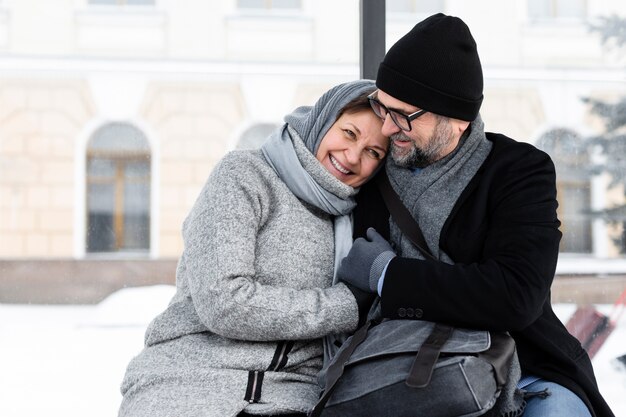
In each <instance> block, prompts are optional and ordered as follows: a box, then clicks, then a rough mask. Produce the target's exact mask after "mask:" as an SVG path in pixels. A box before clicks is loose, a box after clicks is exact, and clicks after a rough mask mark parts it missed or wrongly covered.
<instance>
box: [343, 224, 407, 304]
mask: <svg viewBox="0 0 626 417" xmlns="http://www.w3.org/2000/svg"><path fill="white" fill-rule="evenodd" d="M366 235H367V239H364V238H362V237H360V238H358V239H357V240H355V241H354V244H353V245H352V248H351V249H350V252H349V253H348V256H346V257H345V258H343V260H342V261H341V265H339V270H338V271H337V277H338V278H339V279H340V280H341V281H344V282H346V283H348V284H350V285H354V286H355V287H357V288H359V289H361V290H363V291H368V292H374V293H375V292H376V290H377V286H378V280H379V278H380V275H381V274H382V272H383V269H384V268H385V266H386V265H387V263H388V262H389V261H390V260H391V259H393V258H394V257H395V256H396V253H395V252H394V250H393V248H392V247H391V245H390V244H389V242H387V241H386V240H385V238H384V237H382V236H381V235H379V234H378V232H377V231H376V230H375V229H373V228H371V227H370V228H369V229H367V233H366Z"/></svg>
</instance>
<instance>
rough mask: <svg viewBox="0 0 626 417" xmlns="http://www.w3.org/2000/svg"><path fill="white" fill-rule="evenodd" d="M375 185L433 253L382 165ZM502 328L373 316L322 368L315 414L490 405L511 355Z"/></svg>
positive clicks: (413, 412)
mask: <svg viewBox="0 0 626 417" xmlns="http://www.w3.org/2000/svg"><path fill="white" fill-rule="evenodd" d="M381 174H382V175H379V179H378V182H379V183H378V185H379V188H380V190H381V193H382V194H383V198H384V200H385V203H386V204H387V207H388V208H389V211H390V213H391V215H392V216H393V217H394V220H395V221H396V223H397V224H398V225H399V226H400V228H401V229H402V231H403V232H404V233H405V234H406V235H407V237H409V239H410V240H411V242H412V243H413V244H414V245H415V246H416V247H417V248H418V249H419V250H420V252H422V254H423V255H424V256H425V257H426V258H428V259H434V257H433V255H432V254H431V253H430V251H429V250H428V249H427V246H426V244H425V241H424V237H423V235H422V233H421V230H420V228H419V225H418V224H417V222H416V221H415V220H414V219H413V217H412V216H411V215H410V213H409V212H408V210H407V209H406V207H404V205H403V204H402V202H401V201H400V198H399V196H398V195H397V194H396V193H395V191H393V189H392V188H391V185H390V184H389V180H388V178H387V176H386V175H385V173H384V172H382V173H381ZM515 355H516V352H515V341H514V340H513V338H512V337H511V336H510V335H509V334H508V333H505V332H488V331H477V330H468V329H460V328H453V327H451V326H447V325H444V324H441V323H432V322H428V321H423V320H382V321H376V322H373V321H368V322H367V323H366V324H365V325H364V326H363V327H361V328H360V329H358V330H357V331H356V333H355V334H354V335H352V336H351V337H349V338H348V339H346V341H345V342H344V343H343V345H342V346H341V348H340V349H339V350H338V351H337V352H336V354H335V355H334V356H333V358H332V360H331V361H330V362H329V363H327V364H325V365H324V368H323V369H322V371H321V373H320V379H319V380H320V385H321V386H322V387H323V388H324V391H323V394H322V396H321V398H320V400H319V402H318V403H317V405H316V406H315V408H314V409H313V411H312V412H311V414H310V416H311V417H419V416H429V417H462V416H465V417H470V416H481V415H485V414H487V413H489V412H490V411H491V410H492V409H493V408H494V405H495V404H496V401H497V400H498V398H499V396H500V394H501V393H502V391H503V389H504V387H505V384H506V383H507V378H508V376H509V369H510V368H511V363H512V361H513V360H514V356H515Z"/></svg>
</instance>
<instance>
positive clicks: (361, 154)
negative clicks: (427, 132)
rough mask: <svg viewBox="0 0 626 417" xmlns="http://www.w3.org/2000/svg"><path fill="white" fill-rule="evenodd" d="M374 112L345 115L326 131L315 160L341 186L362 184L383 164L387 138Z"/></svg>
mask: <svg viewBox="0 0 626 417" xmlns="http://www.w3.org/2000/svg"><path fill="white" fill-rule="evenodd" d="M381 127H382V121H381V120H380V118H379V117H377V116H376V115H375V114H374V112H372V111H370V110H363V111H359V112H356V113H344V114H342V115H341V117H340V118H339V119H337V121H336V122H335V123H334V124H333V125H332V126H331V128H330V129H329V130H328V132H326V135H324V138H323V139H322V142H321V143H320V146H319V148H318V150H317V155H316V158H317V160H318V161H320V162H321V163H322V165H324V167H325V168H326V169H327V170H328V171H330V173H331V174H333V175H334V176H335V177H337V178H338V179H339V180H340V181H341V182H343V183H344V184H347V185H350V186H352V187H355V188H356V187H360V186H361V185H363V184H364V183H365V182H366V181H367V180H368V179H369V178H370V177H371V176H372V175H373V174H374V172H375V171H376V168H378V166H379V165H380V164H381V163H382V162H383V159H384V158H385V155H386V154H387V150H388V149H389V139H388V138H387V137H386V136H383V134H382V133H381V132H380V129H381Z"/></svg>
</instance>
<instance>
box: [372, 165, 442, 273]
mask: <svg viewBox="0 0 626 417" xmlns="http://www.w3.org/2000/svg"><path fill="white" fill-rule="evenodd" d="M376 185H378V189H379V190H380V193H381V195H382V196H383V200H384V201H385V205H386V206H387V209H388V210H389V213H390V214H391V217H393V220H394V221H395V222H396V223H397V224H398V226H399V227H400V230H402V233H404V234H405V235H406V237H408V238H409V240H410V241H411V243H413V245H415V247H416V248H417V249H418V250H419V251H420V252H421V253H422V255H424V257H425V258H426V259H430V260H433V261H436V260H437V258H435V257H434V256H433V254H432V252H431V251H430V249H428V245H427V244H426V239H424V234H423V233H422V229H420V226H419V224H418V223H417V221H416V220H415V219H414V218H413V216H412V215H411V213H410V212H409V210H408V209H407V208H406V207H405V205H404V204H403V203H402V200H401V199H400V196H399V195H398V194H397V193H396V191H395V190H394V189H393V187H392V186H391V183H390V182H389V177H387V172H386V171H385V170H384V169H382V170H381V171H380V173H379V174H378V176H377V178H376Z"/></svg>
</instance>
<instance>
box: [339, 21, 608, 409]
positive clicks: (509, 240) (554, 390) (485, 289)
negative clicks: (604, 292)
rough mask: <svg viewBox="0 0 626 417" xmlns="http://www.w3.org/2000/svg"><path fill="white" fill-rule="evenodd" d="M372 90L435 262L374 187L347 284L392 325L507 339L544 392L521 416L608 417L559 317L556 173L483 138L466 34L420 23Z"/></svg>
mask: <svg viewBox="0 0 626 417" xmlns="http://www.w3.org/2000/svg"><path fill="white" fill-rule="evenodd" d="M376 85H377V87H378V88H379V90H378V91H377V92H375V93H374V94H373V95H372V96H371V97H370V102H371V105H372V108H373V109H374V111H375V112H376V113H377V114H378V115H379V116H380V117H381V119H383V121H384V124H383V127H382V133H383V134H384V135H386V136H389V137H391V139H392V147H391V158H390V159H389V160H388V161H387V165H386V172H387V174H388V176H389V179H390V182H391V184H392V186H393V188H394V189H395V191H396V192H397V193H398V194H399V195H400V197H401V199H402V201H403V202H404V204H405V205H406V207H407V208H408V209H409V211H410V212H411V213H412V215H413V217H414V218H415V219H416V220H417V221H418V222H419V224H420V227H421V229H422V232H423V233H424V237H425V240H426V243H427V245H428V247H429V248H430V250H431V251H432V252H433V254H434V255H435V257H437V258H438V259H439V262H438V261H432V260H424V258H423V256H421V255H420V253H419V252H418V251H417V250H416V249H415V247H414V246H413V245H412V244H411V243H410V242H409V241H408V239H407V238H406V237H405V236H403V235H402V232H401V231H400V229H399V228H398V226H397V225H396V224H395V223H394V221H393V220H391V219H390V218H389V212H388V211H387V209H386V207H385V206H384V204H383V202H382V200H381V197H380V194H379V192H378V190H377V189H376V186H375V185H373V182H372V183H370V184H368V185H366V186H364V187H363V188H362V190H361V192H360V193H359V204H358V206H357V210H356V212H355V235H357V236H363V235H366V236H367V238H365V239H364V238H361V239H357V240H356V242H355V244H354V246H353V247H352V249H351V251H350V253H349V255H348V256H347V257H346V258H345V259H344V260H343V262H342V265H341V267H340V269H339V277H340V279H342V280H343V281H345V282H346V283H347V284H348V285H349V286H350V287H352V288H354V287H356V288H359V289H361V290H365V291H370V292H372V293H378V294H379V295H380V296H381V308H382V314H383V316H384V317H388V318H392V319H422V320H429V321H435V322H443V323H447V324H451V325H455V326H459V327H466V328H476V329H487V330H494V331H498V330H500V331H502V330H505V331H509V332H510V333H511V334H512V336H513V337H514V339H515V341H516V344H517V351H518V355H519V360H520V364H521V367H522V379H521V380H520V383H519V385H518V386H519V387H520V388H523V389H524V390H526V391H527V392H529V393H533V392H534V393H538V392H542V393H543V395H535V396H532V395H528V396H527V406H526V409H525V412H524V416H526V417H530V416H542V417H547V416H568V417H574V416H590V415H593V416H599V417H600V416H601V417H605V416H607V417H608V416H613V413H612V412H611V410H610V408H609V406H608V405H607V404H606V402H605V401H604V399H603V398H602V396H601V395H600V393H599V391H598V387H597V384H596V380H595V377H594V374H593V369H592V366H591V361H590V360H589V357H588V355H587V354H586V352H585V351H584V350H583V349H582V347H581V345H580V343H579V342H578V341H577V340H576V339H575V338H574V337H573V336H571V335H570V334H569V333H568V332H567V330H566V329H565V327H564V326H563V324H562V323H561V322H560V321H559V320H558V318H557V317H556V316H555V314H554V313H553V311H552V307H551V304H550V286H551V284H552V279H553V276H554V272H555V268H556V262H557V257H558V247H559V241H560V238H561V233H560V232H559V229H558V228H559V225H560V222H559V220H558V219H557V215H556V209H557V201H556V178H555V171H554V165H553V163H552V161H551V160H550V158H549V157H548V156H547V155H546V154H545V153H543V152H541V151H539V150H537V149H536V148H534V147H533V146H531V145H529V144H526V143H521V142H516V141H514V140H512V139H510V138H508V137H506V136H503V135H500V134H494V133H485V132H484V130H483V123H482V121H481V119H480V116H479V115H478V111H479V109H480V106H481V103H482V100H483V92H482V90H483V77H482V68H481V64H480V59H479V57H478V53H477V49H476V43H475V41H474V39H473V37H472V35H471V33H470V31H469V29H468V27H467V26H466V25H465V23H464V22H463V21H462V20H460V19H458V18H456V17H451V16H446V15H443V14H437V15H434V16H431V17H429V18H428V19H426V20H424V21H422V22H420V23H418V24H417V25H416V26H415V27H414V28H413V29H412V30H411V31H410V32H409V33H407V34H406V35H405V36H404V37H403V38H401V39H400V40H399V41H398V42H397V43H396V44H395V45H394V46H392V47H391V49H390V50H389V51H388V53H387V54H386V56H385V58H384V60H383V62H382V63H381V64H380V67H379V70H378V75H377V79H376ZM369 227H373V228H374V229H375V230H372V229H369V230H367V229H368V228H369ZM366 230H367V232H366ZM381 235H382V236H381ZM383 236H384V237H383ZM386 239H387V240H389V241H390V242H391V243H392V245H393V246H391V245H390V244H389V243H387V240H386ZM354 292H355V294H357V293H359V291H356V290H355V291H354ZM357 298H360V297H357ZM546 389H547V391H545V390H546ZM548 393H549V395H548Z"/></svg>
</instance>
